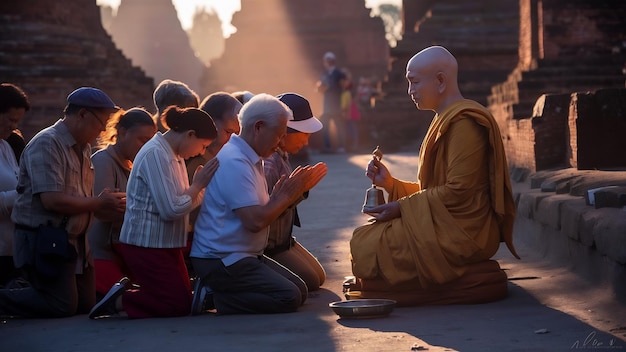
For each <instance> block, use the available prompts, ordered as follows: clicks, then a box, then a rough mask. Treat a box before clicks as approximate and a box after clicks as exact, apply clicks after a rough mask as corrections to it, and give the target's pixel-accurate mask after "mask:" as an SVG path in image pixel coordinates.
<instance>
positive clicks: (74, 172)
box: [0, 87, 126, 317]
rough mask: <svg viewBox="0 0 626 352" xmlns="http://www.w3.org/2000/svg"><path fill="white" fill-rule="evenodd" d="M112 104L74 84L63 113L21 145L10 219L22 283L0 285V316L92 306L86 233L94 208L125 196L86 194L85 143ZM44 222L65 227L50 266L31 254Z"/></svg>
mask: <svg viewBox="0 0 626 352" xmlns="http://www.w3.org/2000/svg"><path fill="white" fill-rule="evenodd" d="M118 110H119V107H117V106H116V105H115V104H114V103H113V101H111V99H110V98H109V97H108V96H107V95H106V94H105V93H104V92H102V91H101V90H99V89H96V88H91V87H82V88H78V89H76V90H75V91H73V92H72V93H70V94H69V95H68V96H67V106H66V107H65V110H64V117H63V118H62V119H60V120H59V121H57V122H56V123H55V124H54V125H52V126H50V127H48V128H45V129H44V130H42V131H40V132H39V133H37V135H35V137H33V139H32V140H31V141H30V142H29V143H28V144H27V145H26V149H24V152H23V153H22V157H21V159H20V171H19V179H18V183H17V193H18V195H17V199H16V201H15V203H14V206H13V212H12V213H11V219H12V220H13V222H14V223H15V231H14V237H13V240H14V244H13V248H14V253H13V255H14V263H15V265H16V267H17V268H20V269H22V270H23V272H24V273H25V275H26V279H27V280H28V282H29V284H30V286H29V287H24V288H18V289H3V290H0V315H11V316H22V317H67V316H71V315H74V314H84V313H87V312H89V309H90V308H91V307H92V306H93V305H94V303H95V298H96V292H95V279H94V270H93V259H92V258H91V252H90V251H89V246H88V244H87V239H86V232H87V229H88V228H89V225H90V223H91V221H92V217H93V216H94V215H95V216H96V217H98V218H110V217H112V216H114V214H115V213H123V212H124V209H125V205H126V202H125V199H124V195H123V194H120V193H113V192H110V191H109V190H105V191H103V192H101V193H100V194H99V195H97V196H94V193H93V182H94V170H93V168H92V166H91V159H90V157H91V143H92V142H94V141H95V140H96V137H98V135H99V134H100V132H102V131H104V130H105V129H106V124H107V122H108V120H109V119H110V118H111V116H112V115H113V114H114V113H115V112H117V111H118ZM46 224H51V225H52V226H54V227H59V226H62V228H63V229H64V230H65V231H66V232H67V240H68V243H67V249H68V256H67V258H66V259H65V260H66V261H65V262H59V264H58V265H55V266H54V269H55V270H54V273H51V272H50V271H49V268H50V267H49V266H48V264H46V266H43V267H42V266H39V265H37V263H38V260H35V258H41V256H40V255H39V248H38V247H39V246H38V244H39V243H41V242H42V241H43V240H44V239H43V238H40V237H39V236H38V234H39V227H40V225H46ZM43 243H45V242H43ZM70 252H71V254H73V255H70V254H69V253H70ZM56 269H58V271H57V270H56Z"/></svg>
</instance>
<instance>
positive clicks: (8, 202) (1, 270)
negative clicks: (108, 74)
mask: <svg viewBox="0 0 626 352" xmlns="http://www.w3.org/2000/svg"><path fill="white" fill-rule="evenodd" d="M29 109H30V103H29V102H28V98H27V97H26V94H25V93H24V91H22V89H20V88H19V87H18V86H16V85H13V84H10V83H2V84H0V286H4V285H5V284H6V283H7V282H8V281H9V280H11V279H13V278H15V277H17V270H16V269H15V266H14V265H13V229H14V224H13V221H12V220H11V211H12V210H13V203H14V202H15V199H16V198H17V191H16V190H15V188H16V186H17V176H18V173H19V167H18V165H17V164H18V160H19V159H18V158H17V157H16V154H15V153H14V151H13V148H12V147H11V145H10V144H9V142H8V141H7V140H8V139H9V137H10V136H11V133H12V132H13V131H14V130H15V129H16V128H17V123H18V122H20V120H21V119H22V117H24V114H26V111H28V110H29Z"/></svg>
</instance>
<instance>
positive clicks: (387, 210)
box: [367, 202, 401, 222]
mask: <svg viewBox="0 0 626 352" xmlns="http://www.w3.org/2000/svg"><path fill="white" fill-rule="evenodd" d="M367 214H369V215H371V216H372V217H374V219H376V221H381V222H383V221H389V220H393V219H395V218H399V217H400V215H401V214H400V204H399V203H398V202H389V203H387V204H382V205H379V206H376V207H373V208H371V209H369V210H368V212H367Z"/></svg>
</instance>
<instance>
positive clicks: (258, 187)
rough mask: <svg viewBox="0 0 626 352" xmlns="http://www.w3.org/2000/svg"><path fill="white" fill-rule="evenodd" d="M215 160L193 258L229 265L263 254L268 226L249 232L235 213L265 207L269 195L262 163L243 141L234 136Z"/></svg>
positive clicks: (192, 250)
mask: <svg viewBox="0 0 626 352" xmlns="http://www.w3.org/2000/svg"><path fill="white" fill-rule="evenodd" d="M216 157H217V158H218V160H219V162H220V165H219V168H218V169H217V171H216V172H215V175H214V176H213V179H212V180H211V182H210V183H209V185H208V187H207V189H206V192H205V195H204V200H203V202H202V206H201V208H200V213H199V214H198V219H197V220H196V223H195V226H194V230H195V233H194V238H193V245H192V247H191V253H190V256H191V257H197V258H220V259H222V261H223V263H224V265H226V266H229V265H231V264H234V263H235V262H237V261H238V260H240V259H243V258H246V257H252V256H259V255H261V254H262V253H263V249H264V248H265V246H266V244H267V237H268V233H269V227H268V228H265V229H263V230H261V231H260V232H250V231H248V230H246V229H245V227H244V226H243V223H242V222H241V220H240V219H239V217H238V216H237V214H236V213H235V210H236V209H239V208H244V207H249V206H256V205H265V204H267V202H269V194H268V192H267V183H266V181H265V174H264V172H263V161H262V159H261V158H260V157H259V155H258V154H257V153H256V152H255V151H254V150H253V149H252V148H251V147H250V146H249V145H248V143H246V142H245V141H244V140H243V139H241V138H240V137H238V136H236V135H233V136H232V137H231V138H230V140H229V141H228V143H226V144H225V145H224V147H223V148H222V149H221V150H220V152H219V153H218V154H217V156H216Z"/></svg>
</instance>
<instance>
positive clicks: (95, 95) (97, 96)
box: [67, 87, 120, 112]
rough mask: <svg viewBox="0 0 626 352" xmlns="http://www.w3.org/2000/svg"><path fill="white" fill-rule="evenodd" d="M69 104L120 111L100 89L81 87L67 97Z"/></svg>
mask: <svg viewBox="0 0 626 352" xmlns="http://www.w3.org/2000/svg"><path fill="white" fill-rule="evenodd" d="M67 104H68V105H74V106H80V107H85V108H94V109H103V110H112V111H113V112H115V111H117V110H119V109H120V107H119V106H117V105H115V103H114V102H113V100H111V98H109V96H108V95H106V94H105V93H104V92H103V91H101V90H100V89H98V88H92V87H81V88H78V89H76V90H75V91H73V92H71V93H70V95H68V96H67Z"/></svg>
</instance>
